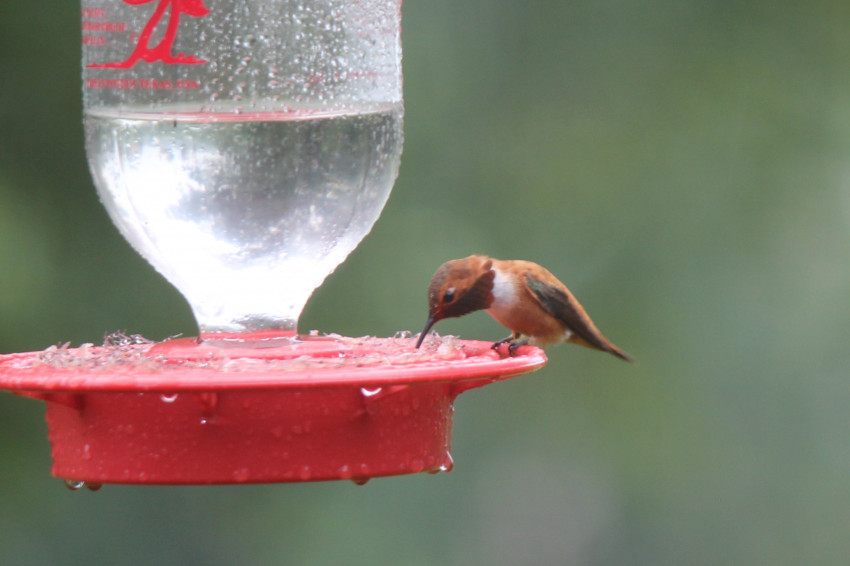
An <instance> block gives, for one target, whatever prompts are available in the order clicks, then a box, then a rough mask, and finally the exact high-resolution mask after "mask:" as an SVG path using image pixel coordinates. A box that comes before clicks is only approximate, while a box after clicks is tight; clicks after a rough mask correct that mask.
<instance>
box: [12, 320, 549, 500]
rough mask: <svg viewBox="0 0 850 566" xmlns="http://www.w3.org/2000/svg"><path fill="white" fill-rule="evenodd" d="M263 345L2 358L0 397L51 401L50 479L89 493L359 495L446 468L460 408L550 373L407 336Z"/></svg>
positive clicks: (535, 361)
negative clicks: (117, 488)
mask: <svg viewBox="0 0 850 566" xmlns="http://www.w3.org/2000/svg"><path fill="white" fill-rule="evenodd" d="M271 344H272V345H271V346H270V347H266V348H250V349H248V348H233V347H220V348H217V347H213V346H208V345H205V344H198V342H197V340H196V339H179V340H171V341H166V342H161V343H158V344H153V343H149V342H143V343H125V344H119V345H110V346H103V347H93V346H88V345H86V346H82V347H80V348H56V347H54V348H49V349H48V350H45V351H44V352H31V353H26V354H10V355H4V356H0V389H7V390H11V391H12V392H14V393H17V394H19V395H25V396H28V397H34V398H37V399H42V400H44V401H46V402H47V424H48V430H49V438H50V444H51V447H52V455H53V470H52V471H53V475H55V476H57V477H60V478H65V479H67V480H73V481H74V482H85V483H87V484H88V485H89V486H92V487H96V486H98V485H99V484H103V483H135V484H232V483H268V482H295V481H320V480H337V479H349V480H353V481H355V482H358V483H362V482H365V481H366V480H368V479H369V478H372V477H378V476H389V475H397V474H409V473H418V472H438V471H448V470H450V469H451V468H452V457H451V455H450V445H451V425H452V412H453V402H454V400H455V398H456V397H457V396H458V395H459V394H460V393H462V392H463V391H466V390H468V389H472V388H475V387H480V386H482V385H486V384H488V383H492V382H494V381H498V380H501V379H507V378H510V377H514V376H517V375H520V374H523V373H527V372H529V371H533V370H536V369H539V368H540V367H542V366H543V365H544V364H545V363H546V357H545V355H544V354H543V352H542V351H541V350H539V349H537V348H530V347H523V348H520V349H519V350H518V352H517V354H518V355H517V356H515V357H503V355H502V354H500V353H497V352H495V351H493V350H492V349H491V348H490V346H491V343H490V342H475V341H461V340H457V339H454V338H451V337H449V338H442V339H440V338H430V337H429V338H428V340H426V342H425V345H424V346H423V348H422V349H421V350H416V349H414V348H413V341H412V339H409V338H381V339H379V338H357V339H352V338H342V337H337V338H335V339H305V340H303V341H296V342H294V343H291V344H290V343H287V344H284V345H279V342H278V343H275V342H274V341H272V342H271ZM275 344H278V345H275ZM254 345H256V343H255V344H254Z"/></svg>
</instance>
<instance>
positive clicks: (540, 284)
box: [525, 274, 613, 352]
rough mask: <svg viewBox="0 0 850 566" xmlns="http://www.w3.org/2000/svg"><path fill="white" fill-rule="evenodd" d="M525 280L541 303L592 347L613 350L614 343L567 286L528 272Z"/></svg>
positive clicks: (607, 350)
mask: <svg viewBox="0 0 850 566" xmlns="http://www.w3.org/2000/svg"><path fill="white" fill-rule="evenodd" d="M525 281H526V283H527V284H528V288H529V289H531V291H532V294H533V295H534V297H535V298H536V299H537V300H538V301H539V302H540V305H541V306H542V307H543V308H544V309H546V310H547V311H549V313H551V314H552V316H554V317H555V318H556V319H558V320H559V321H561V322H562V323H563V324H564V325H565V326H566V327H567V329H569V331H570V332H572V333H573V334H575V335H577V337H578V338H580V339H581V340H583V341H584V342H586V343H587V345H588V346H590V347H591V348H596V349H598V350H603V351H606V352H611V351H612V347H613V344H611V343H610V342H609V341H608V340H606V339H605V337H604V336H602V333H600V332H599V330H597V328H596V326H594V324H593V322H592V321H591V320H590V317H589V316H587V313H586V312H585V310H584V308H583V307H582V306H581V304H579V302H578V301H577V300H576V298H575V297H574V296H573V295H572V293H570V292H569V290H568V289H566V288H563V289H562V288H560V286H555V285H551V284H549V283H546V282H544V281H540V280H539V279H536V278H534V277H533V276H531V275H529V274H526V275H525Z"/></svg>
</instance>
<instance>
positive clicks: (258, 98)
mask: <svg viewBox="0 0 850 566" xmlns="http://www.w3.org/2000/svg"><path fill="white" fill-rule="evenodd" d="M82 6H83V8H82V18H83V22H82V23H83V38H82V43H83V93H84V106H85V130H86V152H87V155H88V160H89V165H90V168H91V171H92V175H93V177H94V180H95V184H96V186H97V190H98V193H99V195H100V198H101V200H102V201H103V203H104V205H105V206H106V209H107V210H108V211H109V214H110V216H111V218H112V220H113V221H114V223H115V224H116V225H117V226H118V228H119V230H120V231H121V233H122V234H123V235H124V237H125V238H126V239H127V240H128V241H129V242H130V243H131V244H132V245H133V247H134V248H135V249H136V250H137V251H138V252H139V253H140V254H141V255H142V256H144V257H145V259H147V260H148V261H149V262H150V263H151V264H153V266H154V267H155V268H156V269H157V270H158V271H159V272H160V273H162V274H163V275H164V276H165V277H166V278H167V279H168V280H169V281H170V282H171V283H172V284H174V285H175V286H176V287H177V289H178V290H179V291H180V292H181V293H182V294H183V295H184V296H185V297H186V299H187V300H188V302H189V304H190V305H191V308H192V310H193V312H194V315H195V318H196V320H197V323H198V326H199V329H200V334H201V337H202V338H204V339H205V340H211V341H215V340H221V339H236V340H239V339H240V337H245V336H248V335H250V336H257V335H258V333H260V334H262V335H264V336H289V335H294V334H295V333H296V332H297V322H298V317H299V315H300V313H301V311H302V309H303V307H304V305H305V303H306V301H307V300H308V298H309V297H310V295H311V294H312V292H313V291H314V289H315V288H316V287H317V286H318V285H320V284H321V283H322V281H323V280H324V279H325V278H326V277H327V276H328V274H330V273H331V272H332V271H333V270H334V269H335V268H336V266H337V265H339V263H341V262H342V261H343V260H344V259H345V258H346V257H347V256H348V254H349V253H350V252H351V251H352V250H353V249H354V248H355V247H356V246H357V245H358V243H359V242H360V241H361V240H362V239H363V237H365V236H366V234H367V233H368V232H369V231H370V230H371V228H372V225H373V224H374V223H375V221H376V220H377V219H378V216H379V215H380V213H381V210H382V209H383V207H384V204H385V203H386V201H387V198H388V197H389V194H390V190H391V189H392V185H393V183H394V181H395V178H396V176H397V173H398V167H399V160H400V156H401V149H402V116H403V105H402V89H401V87H402V72H401V45H400V24H401V14H400V9H401V2H399V1H398V0H361V1H357V2H351V1H350V0H308V1H305V0H298V1H290V0H238V1H237V0H217V1H215V2H213V1H211V0H146V1H145V0H86V1H85V2H83V4H82Z"/></svg>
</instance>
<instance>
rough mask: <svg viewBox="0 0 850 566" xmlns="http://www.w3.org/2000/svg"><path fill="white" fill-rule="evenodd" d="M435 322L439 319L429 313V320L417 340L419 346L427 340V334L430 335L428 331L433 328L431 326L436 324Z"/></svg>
mask: <svg viewBox="0 0 850 566" xmlns="http://www.w3.org/2000/svg"><path fill="white" fill-rule="evenodd" d="M435 322H437V319H436V318H435V317H434V315H428V322H426V323H425V328H423V329H422V334H420V335H419V340H417V341H416V347H417V348H418V347H419V346H421V345H422V342H424V341H425V336H427V335H428V331H429V330H431V327H432V326H434V323H435Z"/></svg>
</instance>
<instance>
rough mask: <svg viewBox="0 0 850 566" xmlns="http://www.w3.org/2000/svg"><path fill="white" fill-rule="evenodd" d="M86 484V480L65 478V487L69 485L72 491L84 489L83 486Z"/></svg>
mask: <svg viewBox="0 0 850 566" xmlns="http://www.w3.org/2000/svg"><path fill="white" fill-rule="evenodd" d="M84 485H86V482H84V481H78V480H65V487H67V488H68V489H70V490H71V491H78V490H80V489H82V487H83V486H84Z"/></svg>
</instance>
